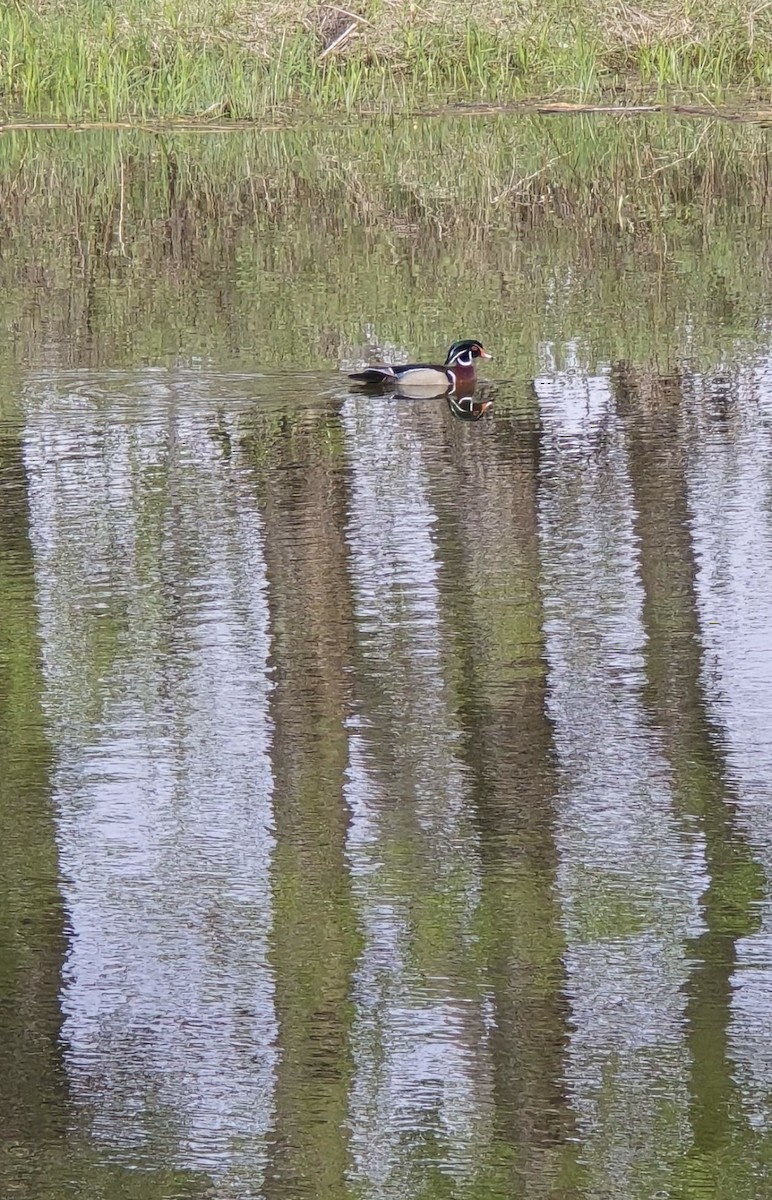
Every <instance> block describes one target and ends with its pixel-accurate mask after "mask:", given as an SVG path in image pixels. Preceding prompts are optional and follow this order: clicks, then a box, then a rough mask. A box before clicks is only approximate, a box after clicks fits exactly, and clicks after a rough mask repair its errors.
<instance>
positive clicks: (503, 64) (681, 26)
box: [0, 0, 772, 120]
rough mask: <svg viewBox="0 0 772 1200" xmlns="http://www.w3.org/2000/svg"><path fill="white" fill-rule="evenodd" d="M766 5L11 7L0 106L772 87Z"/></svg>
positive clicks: (167, 1)
mask: <svg viewBox="0 0 772 1200" xmlns="http://www.w3.org/2000/svg"><path fill="white" fill-rule="evenodd" d="M770 44H772V5H769V4H760V3H758V0H725V2H723V3H721V4H716V3H715V0H656V2H655V3H649V2H648V0H644V3H643V4H642V5H636V6H635V7H631V6H628V5H626V4H625V3H623V0H572V2H571V3H570V4H569V3H566V2H565V0H437V2H436V3H432V4H431V5H429V4H427V5H425V6H424V5H421V4H419V3H416V2H412V0H411V2H409V3H408V2H405V0H349V3H342V4H333V3H324V2H322V3H319V2H318V0H253V2H252V3H250V2H248V0H184V2H183V0H175V2H171V0H153V2H151V3H147V2H146V0H112V2H111V0H6V2H5V3H4V4H3V5H2V6H0V107H2V108H3V109H5V111H6V112H12V111H15V112H19V111H21V112H24V113H27V114H36V115H48V116H56V117H58V118H65V119H74V118H76V117H91V118H107V119H112V120H115V119H120V118H123V117H138V118H150V117H175V116H195V115H200V114H203V113H207V112H209V113H217V114H219V115H226V116H232V117H234V118H250V117H258V116H261V115H264V114H265V112H266V111H269V110H271V109H275V108H276V107H277V106H303V105H314V106H319V105H322V106H340V107H345V108H356V107H368V106H369V107H378V108H384V109H386V108H391V109H393V108H404V107H409V106H411V105H415V104H417V103H422V102H425V101H427V100H429V101H437V100H438V99H441V100H443V101H448V100H456V101H458V100H470V99H474V100H484V101H504V100H513V99H521V98H524V97H527V96H533V95H545V94H549V95H553V96H555V95H557V96H561V97H563V98H577V97H595V98H597V97H609V96H614V97H618V96H619V93H620V91H627V92H630V93H635V94H641V92H643V91H645V92H647V93H652V92H656V91H662V89H668V90H672V89H675V90H677V91H680V92H695V91H701V92H710V93H711V94H712V95H713V96H716V95H719V94H720V93H724V92H726V91H727V89H743V90H745V91H746V92H748V91H751V92H753V93H754V94H755V95H757V96H760V97H761V98H762V99H764V98H766V99H768V98H769V90H770V87H771V86H772V56H770V52H769V46H770Z"/></svg>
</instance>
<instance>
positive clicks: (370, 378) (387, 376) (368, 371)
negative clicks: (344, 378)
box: [349, 366, 397, 383]
mask: <svg viewBox="0 0 772 1200" xmlns="http://www.w3.org/2000/svg"><path fill="white" fill-rule="evenodd" d="M396 378H397V373H396V371H395V370H394V368H393V367H390V366H383V367H365V369H364V371H355V372H354V373H353V374H352V375H349V379H354V380H356V382H357V383H390V382H393V380H395V379H396Z"/></svg>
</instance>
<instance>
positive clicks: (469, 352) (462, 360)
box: [445, 338, 493, 367]
mask: <svg viewBox="0 0 772 1200" xmlns="http://www.w3.org/2000/svg"><path fill="white" fill-rule="evenodd" d="M476 358H493V355H492V354H489V353H488V351H487V350H486V349H485V347H484V346H483V344H482V342H478V340H477V338H465V339H464V340H463V341H461V342H454V343H453V345H452V346H451V347H450V349H449V350H448V357H447V358H446V359H445V366H446V367H452V366H453V365H454V364H457V365H458V366H460V367H471V366H472V364H473V362H474V360H475V359H476Z"/></svg>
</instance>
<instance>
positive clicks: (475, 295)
mask: <svg viewBox="0 0 772 1200" xmlns="http://www.w3.org/2000/svg"><path fill="white" fill-rule="evenodd" d="M449 164H452V170H453V177H452V181H451V180H449V178H448V168H449ZM768 179H769V154H768V144H767V137H766V134H765V132H764V131H763V130H761V129H758V128H753V127H741V128H737V127H733V126H727V125H725V124H723V123H721V122H718V121H715V122H714V121H706V122H700V123H693V122H690V121H667V120H664V119H662V118H660V117H652V118H648V119H646V120H645V121H641V122H635V123H631V122H620V121H618V120H615V119H613V118H597V117H594V118H589V117H587V118H580V119H571V120H567V121H563V120H555V119H548V118H535V117H529V118H525V119H519V120H511V119H503V118H499V119H487V120H481V119H479V118H470V119H465V120H455V121H426V122H423V123H415V122H405V121H399V122H394V123H386V124H374V125H373V124H356V125H353V126H347V125H342V126H340V127H337V128H335V127H333V128H329V127H328V128H325V129H317V128H301V129H297V130H292V131H288V132H284V133H242V134H238V135H234V136H232V137H226V138H223V137H206V136H200V135H195V134H181V135H177V136H174V137H171V136H161V135H143V134H139V133H131V134H127V133H107V132H105V133H89V134H81V135H78V136H70V137H68V136H64V135H62V134H51V133H47V134H46V133H35V134H25V135H22V134H12V135H7V136H6V137H5V138H4V139H3V140H2V142H0V201H1V202H2V203H1V209H0V211H1V214H2V215H0V232H1V233H2V235H3V236H2V248H1V249H0V279H2V284H3V292H4V297H5V300H4V304H5V314H4V315H5V317H6V324H7V326H8V327H9V328H10V329H11V331H12V337H11V340H10V342H9V345H8V348H7V350H6V355H7V356H8V357H9V358H10V359H12V360H13V361H16V362H19V361H26V362H33V363H41V362H43V361H46V360H47V359H49V358H50V356H51V355H53V356H54V358H55V359H56V361H57V362H60V363H67V362H69V363H72V364H78V363H82V362H87V363H89V364H90V365H99V364H101V363H104V362H109V363H111V364H118V363H121V362H132V361H136V360H137V359H138V358H139V359H143V360H145V361H151V362H169V361H175V362H179V361H185V362H188V363H190V362H193V361H198V360H200V359H201V358H203V359H206V358H207V357H208V356H210V355H212V354H216V355H217V356H218V358H219V361H220V363H221V365H223V366H230V367H233V368H235V369H245V368H248V369H251V370H258V371H259V370H260V369H262V368H263V367H266V368H277V367H278V368H292V369H297V368H303V369H319V368H324V369H333V368H335V367H337V365H338V364H339V363H344V362H348V361H351V360H352V359H354V360H356V359H357V358H359V357H361V355H362V352H363V349H366V346H365V342H366V341H367V339H368V337H371V338H372V339H374V342H375V344H376V345H377V346H378V347H379V348H382V347H383V346H384V345H386V346H387V345H388V344H389V343H391V344H393V345H396V346H402V347H405V348H406V349H408V350H409V352H410V353H411V354H415V355H416V356H421V357H423V356H430V357H434V356H436V354H437V353H438V347H439V348H440V349H442V348H444V347H445V346H446V345H447V343H448V340H449V339H450V338H451V337H453V336H462V335H468V336H480V335H483V334H484V336H485V338H486V341H487V342H489V343H490V345H491V347H492V348H493V350H494V352H495V353H496V363H495V364H494V365H493V366H494V372H497V373H499V374H500V375H509V376H510V377H511V374H512V371H513V370H514V371H515V374H516V376H517V377H518V378H520V379H523V380H525V379H527V378H528V377H529V376H530V375H532V374H533V373H534V371H535V370H536V369H537V367H538V364H539V362H540V354H541V351H540V345H541V343H542V342H543V340H544V338H545V336H546V337H547V339H548V340H550V341H554V342H556V343H566V342H571V341H572V339H574V338H575V336H576V331H577V330H579V329H581V331H582V337H581V339H580V340H579V342H578V344H577V345H576V347H575V351H576V353H577V354H578V355H579V357H580V359H581V361H583V362H586V363H589V362H597V361H608V360H611V359H615V358H632V359H635V360H636V361H639V362H650V363H656V364H658V365H659V366H660V367H664V366H667V365H668V364H672V363H673V362H674V361H676V360H677V359H678V358H679V356H680V357H683V356H688V357H689V358H690V359H693V360H696V361H699V362H701V363H717V362H719V361H720V360H721V358H722V355H723V354H724V353H725V351H726V349H727V346H728V341H727V338H728V333H727V329H728V326H730V325H731V329H732V333H731V338H732V339H736V338H741V339H746V340H748V341H750V342H753V341H754V339H755V338H757V337H758V334H759V329H760V326H761V324H763V318H764V315H765V314H764V313H763V312H762V313H760V312H759V311H758V305H759V297H760V296H764V295H768V294H769V282H770V280H769V256H768V254H767V253H766V252H765V248H766V247H767V244H768V235H767V231H766V228H765V224H764V217H765V214H766V212H767V210H768ZM622 313H624V320H622V319H621V314H622ZM728 314H731V319H730V320H727V316H728Z"/></svg>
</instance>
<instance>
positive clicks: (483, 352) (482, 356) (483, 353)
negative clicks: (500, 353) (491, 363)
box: [480, 346, 493, 358]
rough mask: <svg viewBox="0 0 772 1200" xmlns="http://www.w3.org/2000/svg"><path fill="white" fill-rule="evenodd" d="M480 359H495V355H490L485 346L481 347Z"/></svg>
mask: <svg viewBox="0 0 772 1200" xmlns="http://www.w3.org/2000/svg"><path fill="white" fill-rule="evenodd" d="M480 358H493V355H492V354H489V353H488V351H487V350H486V349H485V348H484V347H483V346H481V347H480Z"/></svg>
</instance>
